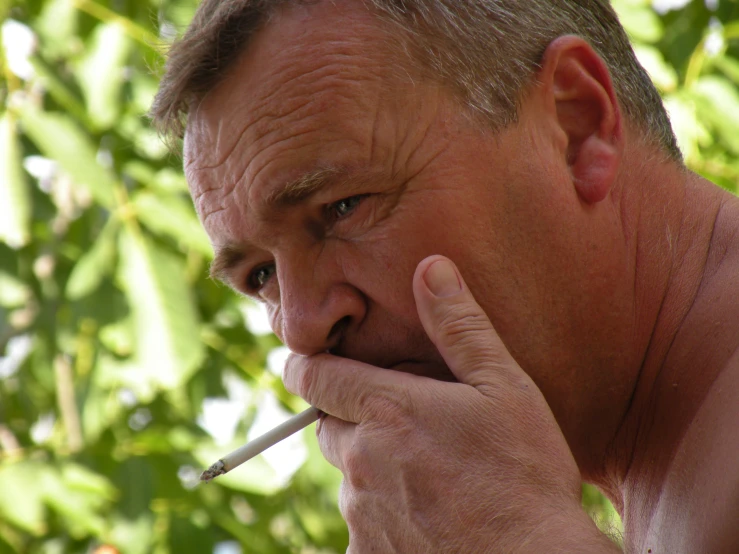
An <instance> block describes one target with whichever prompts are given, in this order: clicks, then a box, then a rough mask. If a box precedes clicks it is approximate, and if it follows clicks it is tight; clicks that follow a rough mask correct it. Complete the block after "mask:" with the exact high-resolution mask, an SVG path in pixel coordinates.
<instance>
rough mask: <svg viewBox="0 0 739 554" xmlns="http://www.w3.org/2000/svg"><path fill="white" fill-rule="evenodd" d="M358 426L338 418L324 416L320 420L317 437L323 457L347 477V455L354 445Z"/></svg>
mask: <svg viewBox="0 0 739 554" xmlns="http://www.w3.org/2000/svg"><path fill="white" fill-rule="evenodd" d="M356 429H357V425H356V424H355V423H349V422H348V421H344V420H342V419H339V418H337V417H333V416H329V415H324V416H321V419H319V420H318V425H317V426H316V437H317V438H318V446H319V447H320V449H321V453H322V454H323V457H324V458H326V461H327V462H328V463H330V464H331V465H332V466H334V467H335V468H337V469H338V470H339V471H341V473H343V474H344V475H346V463H345V459H346V453H347V452H349V451H350V449H351V447H352V445H353V444H354V439H355V433H356Z"/></svg>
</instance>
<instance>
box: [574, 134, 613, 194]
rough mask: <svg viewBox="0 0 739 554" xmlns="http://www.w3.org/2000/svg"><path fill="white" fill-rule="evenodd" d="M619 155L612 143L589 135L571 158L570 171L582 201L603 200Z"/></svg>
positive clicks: (607, 191)
mask: <svg viewBox="0 0 739 554" xmlns="http://www.w3.org/2000/svg"><path fill="white" fill-rule="evenodd" d="M619 161H620V155H619V153H618V152H617V151H616V149H615V148H614V146H613V145H612V144H609V143H607V142H605V141H603V140H601V139H600V138H599V137H598V136H597V135H590V136H589V137H588V138H586V139H585V140H584V141H583V142H582V143H581V144H580V148H579V151H578V152H577V155H576V156H575V157H574V159H573V160H572V163H571V165H570V172H571V173H572V183H573V184H574V186H575V190H576V191H577V195H578V196H579V197H580V199H581V200H582V201H583V202H586V203H588V204H595V203H597V202H600V201H601V200H604V199H605V198H606V196H608V193H609V192H610V190H611V185H612V184H613V181H614V180H615V178H616V172H617V171H618V162H619Z"/></svg>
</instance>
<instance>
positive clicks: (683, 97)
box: [664, 91, 709, 162]
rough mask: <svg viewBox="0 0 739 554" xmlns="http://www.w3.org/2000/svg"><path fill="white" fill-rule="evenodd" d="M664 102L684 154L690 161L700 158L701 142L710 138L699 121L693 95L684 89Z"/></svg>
mask: <svg viewBox="0 0 739 554" xmlns="http://www.w3.org/2000/svg"><path fill="white" fill-rule="evenodd" d="M664 104H665V108H666V109H667V112H668V113H669V114H670V123H671V124H672V129H673V131H674V133H675V136H676V137H677V142H678V145H679V146H680V150H681V151H682V153H683V156H685V159H686V160H687V161H688V162H690V161H691V160H694V159H696V158H698V157H699V156H700V143H701V142H702V141H704V140H705V139H706V138H708V137H709V134H708V132H707V131H706V129H705V127H704V126H703V125H702V124H701V122H700V121H698V117H697V115H696V111H695V103H694V102H693V100H692V98H691V96H690V95H689V94H687V93H685V92H684V91H682V92H681V93H678V94H671V95H669V96H667V97H666V98H665V99H664Z"/></svg>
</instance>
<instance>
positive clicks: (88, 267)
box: [66, 219, 118, 300]
mask: <svg viewBox="0 0 739 554" xmlns="http://www.w3.org/2000/svg"><path fill="white" fill-rule="evenodd" d="M117 231H118V222H117V220H115V219H111V220H109V221H108V223H107V224H106V225H105V227H103V230H102V231H101V233H100V236H98V239H97V240H96V241H95V244H93V246H92V248H91V249H90V250H88V251H87V252H86V253H85V254H83V255H82V256H81V257H80V259H79V260H78V261H77V263H76V264H75V266H74V268H73V269H72V273H71V274H70V275H69V280H68V281H67V288H66V296H67V299H69V300H79V299H80V298H82V297H83V296H86V295H88V294H90V293H92V292H94V291H95V290H96V289H97V288H98V286H99V285H100V283H101V282H102V281H103V279H104V278H105V277H106V276H107V275H109V274H111V273H112V270H113V262H114V261H115V247H116V233H117Z"/></svg>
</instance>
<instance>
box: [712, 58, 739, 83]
mask: <svg viewBox="0 0 739 554" xmlns="http://www.w3.org/2000/svg"><path fill="white" fill-rule="evenodd" d="M712 62H713V63H714V64H715V65H716V67H718V68H719V69H720V70H721V71H722V72H723V73H724V75H726V76H727V77H728V78H729V79H731V80H732V81H734V84H736V85H739V61H737V60H735V59H734V58H731V57H729V56H717V57H716V58H714V59H713V60H712Z"/></svg>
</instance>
